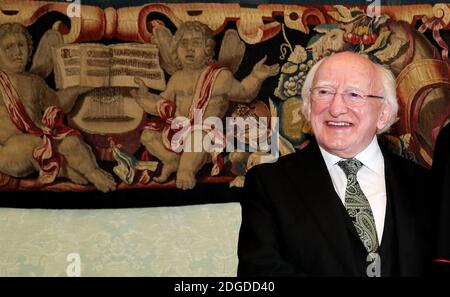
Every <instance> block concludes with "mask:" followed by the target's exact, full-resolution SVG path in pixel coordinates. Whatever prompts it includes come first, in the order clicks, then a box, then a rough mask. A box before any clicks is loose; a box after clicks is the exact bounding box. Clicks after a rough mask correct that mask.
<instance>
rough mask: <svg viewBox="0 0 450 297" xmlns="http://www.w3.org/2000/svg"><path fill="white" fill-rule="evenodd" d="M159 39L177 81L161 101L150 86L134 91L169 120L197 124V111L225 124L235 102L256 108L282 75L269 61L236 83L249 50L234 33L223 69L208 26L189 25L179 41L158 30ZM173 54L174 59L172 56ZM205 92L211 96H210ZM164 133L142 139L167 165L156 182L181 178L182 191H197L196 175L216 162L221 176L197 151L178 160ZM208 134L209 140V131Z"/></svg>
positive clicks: (228, 41)
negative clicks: (267, 84) (271, 80)
mask: <svg viewBox="0 0 450 297" xmlns="http://www.w3.org/2000/svg"><path fill="white" fill-rule="evenodd" d="M154 33H155V37H156V39H157V43H158V44H159V47H160V53H161V66H162V67H164V68H165V70H166V71H167V72H168V73H169V74H172V76H171V77H170V79H169V81H168V83H167V88H166V89H165V90H164V91H163V92H162V93H160V94H159V95H155V94H152V93H150V92H148V89H147V87H146V86H145V85H144V83H143V82H142V81H140V80H138V79H137V80H136V82H137V83H138V84H139V85H140V88H139V90H135V91H133V92H132V95H133V96H134V97H135V98H136V100H137V102H138V104H139V105H140V106H141V107H142V108H143V109H144V110H145V111H146V112H147V113H149V114H152V115H157V116H160V117H162V118H163V119H165V120H167V119H168V118H171V119H173V118H174V117H178V116H180V117H187V118H188V119H190V120H192V118H193V116H194V115H193V110H194V109H201V110H202V115H203V118H207V117H211V116H214V117H218V118H221V119H222V118H223V117H224V116H225V113H226V112H227V110H228V106H229V102H230V101H235V102H242V103H248V102H251V101H252V100H253V99H254V98H255V97H256V96H257V94H258V92H259V90H260V88H261V85H262V83H263V81H264V80H265V79H267V78H268V77H270V76H274V75H276V74H278V71H279V65H277V64H275V65H271V66H268V65H265V64H264V62H265V61H266V58H267V57H264V58H263V59H261V60H260V61H259V62H258V63H256V65H255V66H254V67H253V70H252V72H251V73H250V74H249V75H248V76H247V77H245V78H244V79H243V80H242V81H241V82H239V81H238V80H236V79H235V78H234V76H233V72H234V71H236V70H237V68H238V67H239V64H240V62H241V60H242V57H243V53H244V51H245V45H244V44H243V43H242V42H241V41H240V39H239V37H238V35H237V32H236V31H234V30H229V31H227V32H226V34H225V37H224V40H223V41H222V45H223V46H222V48H221V50H220V53H219V63H217V64H216V63H215V61H214V47H215V40H214V37H213V32H212V30H211V29H210V28H209V27H208V26H207V25H205V24H203V23H200V22H197V21H192V22H185V23H183V24H182V25H181V26H180V27H179V29H178V30H177V32H176V33H175V35H174V36H173V38H172V35H171V33H170V31H168V29H166V28H165V27H162V28H155V30H154ZM169 45H170V46H169ZM169 49H170V50H171V51H170V52H171V53H172V55H171V56H169V55H168V54H167V53H168V52H169V51H168V50H169ZM220 65H228V67H222V66H220ZM201 90H210V91H209V92H206V94H204V93H203V92H202V91H201ZM168 110H172V115H171V116H168V114H167V111H168ZM169 113H170V112H169ZM168 122H170V121H168ZM166 127H167V126H166ZM158 130H161V129H158V128H156V129H145V130H144V131H143V132H142V135H141V142H142V144H143V145H144V146H145V147H146V149H147V150H148V151H149V152H150V153H151V154H152V155H154V156H156V157H157V158H158V159H159V160H161V162H162V164H163V167H162V171H161V174H160V176H159V177H156V178H154V180H155V181H156V182H159V183H162V182H165V181H166V180H167V179H168V178H169V176H170V175H171V174H172V173H174V172H176V173H177V175H176V186H177V188H180V189H192V188H193V187H194V186H195V184H196V178H195V175H196V173H197V172H198V171H199V170H200V169H201V168H202V166H203V165H204V164H206V163H207V162H211V161H213V163H214V166H213V171H215V172H216V173H217V170H216V169H217V165H218V164H216V163H215V158H214V154H212V155H210V154H209V153H208V152H206V151H201V152H198V151H193V150H191V151H186V150H185V151H183V152H182V153H181V154H176V153H175V152H173V151H171V150H170V147H169V148H168V146H167V143H170V141H167V139H165V137H166V136H165V135H167V134H168V133H166V132H167V129H166V130H165V133H162V132H161V131H158ZM191 133H194V131H192V132H191ZM202 133H203V135H204V136H205V135H206V131H203V132H202ZM191 136H192V135H191ZM191 139H192V138H191ZM164 143H166V145H165V144H164ZM211 156H212V158H211ZM213 174H214V173H213Z"/></svg>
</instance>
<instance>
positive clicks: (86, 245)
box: [0, 202, 241, 276]
mask: <svg viewBox="0 0 450 297" xmlns="http://www.w3.org/2000/svg"><path fill="white" fill-rule="evenodd" d="M240 223H241V208H240V205H239V203H236V202H234V203H220V204H203V205H190V206H179V207H152V208H128V209H88V210H79V209H77V210H53V209H17V208H0V276H66V275H67V271H69V272H70V271H75V270H71V269H70V265H73V263H75V262H74V261H75V260H74V258H73V255H74V254H75V255H78V256H76V257H77V260H76V261H78V260H79V261H78V262H79V263H80V266H79V267H80V270H79V272H80V275H81V276H235V275H236V269H237V238H238V233H239V227H240ZM71 254H72V256H69V255H71ZM69 274H70V273H69Z"/></svg>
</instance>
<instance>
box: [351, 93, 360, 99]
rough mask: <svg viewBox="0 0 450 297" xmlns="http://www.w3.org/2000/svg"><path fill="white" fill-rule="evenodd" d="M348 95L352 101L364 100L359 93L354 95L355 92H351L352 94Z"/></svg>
mask: <svg viewBox="0 0 450 297" xmlns="http://www.w3.org/2000/svg"><path fill="white" fill-rule="evenodd" d="M348 95H349V97H350V98H352V99H361V98H362V96H361V95H359V94H358V93H353V92H351V93H348Z"/></svg>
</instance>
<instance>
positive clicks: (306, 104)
mask: <svg viewBox="0 0 450 297" xmlns="http://www.w3.org/2000/svg"><path fill="white" fill-rule="evenodd" d="M329 57H330V56H328V57H325V58H323V59H321V60H319V61H318V62H317V63H316V64H315V65H314V66H313V67H312V68H311V70H309V72H308V74H307V75H306V78H305V82H304V84H303V87H302V99H303V105H302V110H301V111H302V114H303V115H304V117H305V118H306V120H307V121H308V122H310V118H309V115H310V111H311V103H310V90H311V87H312V83H313V80H314V77H315V76H316V72H317V70H318V69H319V67H320V65H321V64H322V63H323V61H325V60H326V59H328V58H329ZM373 64H374V65H375V66H376V68H377V70H378V75H379V79H380V81H381V85H382V86H383V94H382V96H383V97H384V98H385V103H386V104H387V105H389V107H390V109H391V112H392V114H391V117H390V119H389V121H388V123H387V124H386V126H385V127H384V128H383V129H380V130H378V131H377V134H381V133H384V132H386V131H388V130H389V128H390V127H391V126H392V125H393V124H394V123H395V122H396V121H397V113H398V100H397V92H396V81H395V77H394V75H393V74H392V72H391V71H390V70H389V69H388V68H387V67H386V66H384V65H381V64H376V63H373ZM374 79H377V78H374Z"/></svg>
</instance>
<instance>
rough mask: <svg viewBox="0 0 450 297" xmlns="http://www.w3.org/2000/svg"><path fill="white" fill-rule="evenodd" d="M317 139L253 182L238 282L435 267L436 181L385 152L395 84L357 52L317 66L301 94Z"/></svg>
mask: <svg viewBox="0 0 450 297" xmlns="http://www.w3.org/2000/svg"><path fill="white" fill-rule="evenodd" d="M302 97H303V100H304V106H303V107H304V108H303V112H304V115H305V116H306V118H307V119H308V120H309V121H310V124H311V127H312V130H313V134H314V138H315V140H313V141H311V143H310V144H309V145H308V146H307V147H306V148H304V149H303V150H301V151H299V152H297V153H294V154H291V155H288V156H285V157H282V158H280V159H279V161H278V162H277V163H273V164H263V165H260V166H256V167H254V168H252V170H250V171H249V172H248V173H247V177H246V184H245V189H246V191H247V195H246V200H244V201H243V202H242V226H241V231H240V235H239V246H238V256H239V267H238V275H239V276H257V275H259V276H293V275H298V276H302V275H303V276H305V275H311V276H418V275H423V274H425V273H426V271H427V269H428V264H429V263H430V259H429V258H430V255H429V253H430V247H429V246H428V244H429V242H431V240H429V239H428V238H427V236H428V234H430V233H431V232H429V229H430V228H431V227H430V226H429V223H428V222H429V221H430V220H429V219H428V216H429V211H428V210H427V209H428V205H431V203H427V202H426V201H425V200H426V199H425V198H426V195H425V191H426V185H427V180H428V172H427V171H426V170H424V169H423V168H421V167H419V166H417V165H415V164H414V163H412V162H410V161H407V160H404V159H401V158H400V157H397V156H394V155H391V154H390V153H388V152H387V151H386V150H385V149H383V148H381V147H380V146H379V144H378V141H377V134H380V133H382V132H384V131H386V130H388V129H389V127H390V126H391V125H392V124H393V123H394V122H395V120H396V116H397V110H398V103H397V98H396V93H395V78H394V77H393V75H392V74H391V72H390V71H389V70H387V69H385V68H384V67H382V66H381V65H378V64H374V63H373V62H371V61H370V60H369V59H368V58H367V57H364V56H361V55H358V54H356V53H352V52H342V53H337V54H334V55H332V56H330V57H328V58H325V59H323V60H321V61H319V62H318V63H317V64H316V65H315V66H314V67H313V68H312V69H311V70H310V72H309V73H308V76H307V78H306V80H305V84H304V87H303V90H302Z"/></svg>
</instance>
